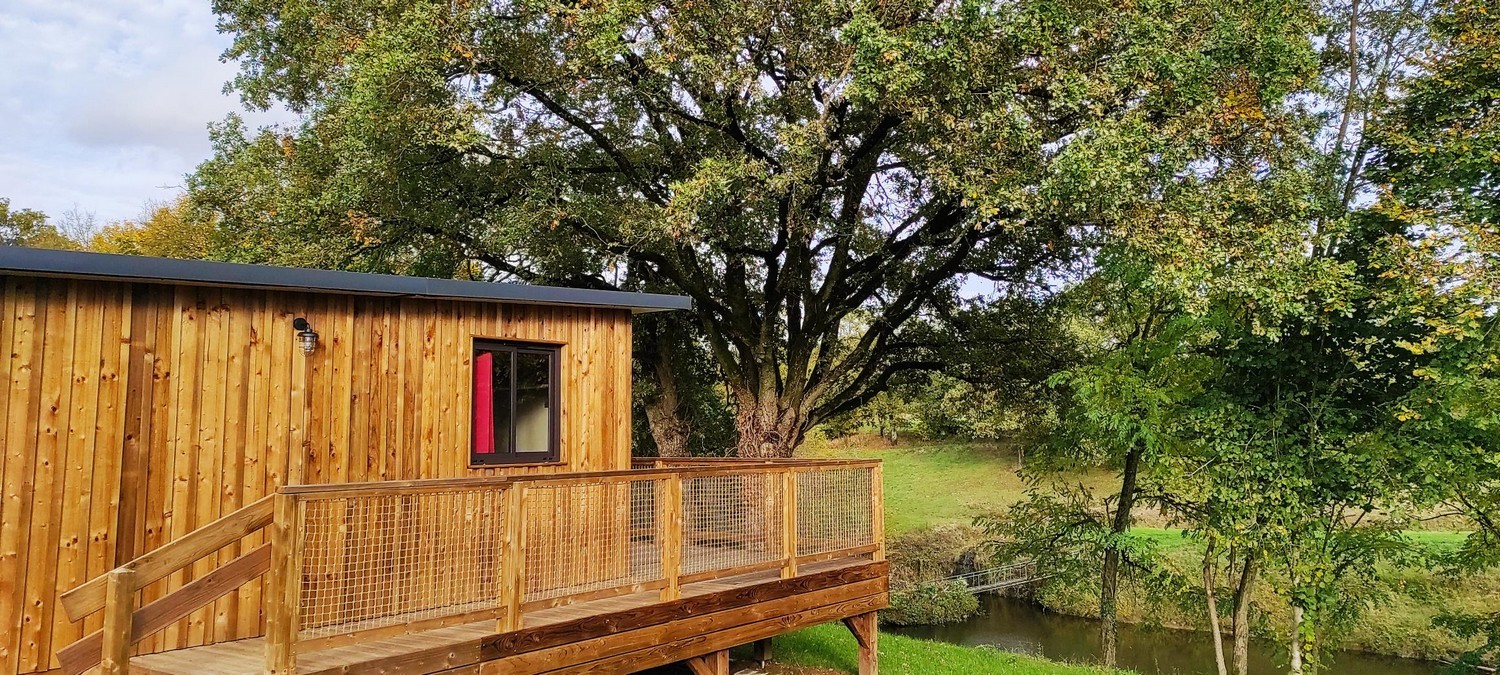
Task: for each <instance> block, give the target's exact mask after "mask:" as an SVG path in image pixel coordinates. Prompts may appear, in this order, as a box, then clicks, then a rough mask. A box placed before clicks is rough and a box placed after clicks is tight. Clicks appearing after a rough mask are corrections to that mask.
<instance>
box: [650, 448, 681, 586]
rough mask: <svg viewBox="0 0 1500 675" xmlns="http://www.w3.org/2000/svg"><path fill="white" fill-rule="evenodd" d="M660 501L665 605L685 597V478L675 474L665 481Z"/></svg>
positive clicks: (657, 532)
mask: <svg viewBox="0 0 1500 675" xmlns="http://www.w3.org/2000/svg"><path fill="white" fill-rule="evenodd" d="M657 498H658V499H659V500H660V501H659V502H657V504H656V520H657V523H656V536H657V537H658V538H660V544H661V574H662V579H663V580H664V581H665V582H666V583H665V585H663V586H662V589H661V599H662V600H663V601H670V600H676V599H678V598H680V597H682V585H681V583H680V582H679V577H681V576H682V476H680V475H677V474H672V475H671V476H668V477H667V478H665V479H663V480H662V483H661V491H660V492H658V493H657Z"/></svg>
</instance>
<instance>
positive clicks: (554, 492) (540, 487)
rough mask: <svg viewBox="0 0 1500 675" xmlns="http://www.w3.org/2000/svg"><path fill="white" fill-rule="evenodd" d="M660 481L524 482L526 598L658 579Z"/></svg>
mask: <svg viewBox="0 0 1500 675" xmlns="http://www.w3.org/2000/svg"><path fill="white" fill-rule="evenodd" d="M661 483H662V479H659V478H642V479H637V480H607V481H601V482H597V483H563V484H558V485H549V484H547V483H545V482H537V483H533V484H531V485H530V486H529V487H527V488H526V493H525V498H524V499H525V502H526V507H525V508H526V515H525V523H524V526H525V528H526V538H525V544H524V546H525V549H526V600H527V601H528V602H530V601H537V600H547V599H552V598H560V597H565V596H570V595H580V594H586V593H591V592H595V591H604V590H609V589H617V588H622V587H629V586H632V585H635V584H647V583H650V582H654V581H658V580H660V579H661V578H662V566H661V539H660V537H662V536H663V533H662V531H661V529H660V528H659V527H658V526H657V510H656V506H657V505H656V495H657V491H658V490H659V489H660V486H661Z"/></svg>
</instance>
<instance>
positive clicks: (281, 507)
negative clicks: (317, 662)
mask: <svg viewBox="0 0 1500 675" xmlns="http://www.w3.org/2000/svg"><path fill="white" fill-rule="evenodd" d="M301 509H302V503H301V502H300V501H298V499H297V496H296V495H290V494H278V495H276V497H275V505H274V513H275V516H274V520H273V521H272V524H271V570H270V572H269V573H268V574H267V575H266V590H265V598H266V672H268V673H274V674H276V675H290V673H294V672H296V670H297V648H296V641H297V631H298V630H299V627H298V616H297V612H298V610H299V608H300V607H301V605H302V550H301V547H302V533H301V532H300V526H301V522H302V518H301V515H302V514H301Z"/></svg>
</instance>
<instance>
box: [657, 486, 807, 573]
mask: <svg viewBox="0 0 1500 675" xmlns="http://www.w3.org/2000/svg"><path fill="white" fill-rule="evenodd" d="M783 485H784V483H783V475H782V474H781V473H775V472H755V473H744V474H720V475H708V476H692V477H684V478H683V479H682V573H683V574H697V573H700V572H709V571H714V570H728V569H734V568H738V567H744V566H749V565H755V564H759V563H765V562H768V561H772V560H778V559H780V558H781V557H782V541H783V540H782V537H783V535H784V532H783V530H784V529H785V528H784V526H783V516H782V513H783V502H782V499H783V495H782V492H783V490H782V486H783Z"/></svg>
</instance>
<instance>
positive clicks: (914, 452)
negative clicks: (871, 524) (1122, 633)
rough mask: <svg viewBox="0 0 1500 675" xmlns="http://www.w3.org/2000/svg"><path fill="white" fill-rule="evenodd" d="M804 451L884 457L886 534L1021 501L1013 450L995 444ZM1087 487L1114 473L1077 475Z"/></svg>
mask: <svg viewBox="0 0 1500 675" xmlns="http://www.w3.org/2000/svg"><path fill="white" fill-rule="evenodd" d="M806 454H807V455H808V456H810V457H859V458H869V459H882V460H885V526H886V530H887V532H888V533H890V534H900V533H902V532H905V531H907V530H912V529H915V528H919V527H927V526H930V525H945V524H968V523H969V521H970V520H971V519H972V518H973V517H974V515H975V514H978V513H982V512H985V511H997V510H1001V509H1004V508H1005V507H1007V506H1009V505H1011V504H1014V503H1016V502H1018V501H1021V499H1023V498H1024V497H1025V492H1026V485H1025V483H1023V482H1022V481H1021V478H1020V476H1018V475H1016V455H1015V453H1014V452H1011V451H1008V450H1006V449H1003V448H999V447H991V446H981V445H962V444H948V445H928V446H913V447H902V448H890V449H885V448H882V449H864V448H858V449H854V448H820V449H814V450H810V451H808V452H807V453H806ZM1082 480H1083V482H1084V484H1085V485H1088V486H1089V487H1091V488H1095V489H1108V487H1109V485H1110V483H1111V482H1112V481H1113V480H1114V477H1113V476H1112V475H1111V474H1109V473H1107V472H1102V471H1101V472H1097V473H1093V474H1089V475H1087V476H1084V477H1083V479H1082Z"/></svg>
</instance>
